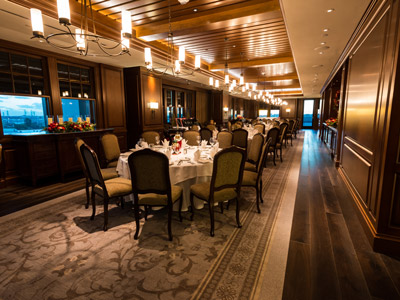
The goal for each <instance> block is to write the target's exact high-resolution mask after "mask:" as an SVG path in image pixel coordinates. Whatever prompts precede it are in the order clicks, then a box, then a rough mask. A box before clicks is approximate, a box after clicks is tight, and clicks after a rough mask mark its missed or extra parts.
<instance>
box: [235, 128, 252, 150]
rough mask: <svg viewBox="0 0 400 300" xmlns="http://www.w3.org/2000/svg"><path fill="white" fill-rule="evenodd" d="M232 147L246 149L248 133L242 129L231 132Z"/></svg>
mask: <svg viewBox="0 0 400 300" xmlns="http://www.w3.org/2000/svg"><path fill="white" fill-rule="evenodd" d="M232 134H233V138H232V145H234V146H238V147H241V148H245V149H247V136H248V134H249V133H248V132H247V130H244V129H241V128H239V129H235V130H234V131H233V132H232Z"/></svg>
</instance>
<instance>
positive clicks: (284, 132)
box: [279, 123, 288, 144]
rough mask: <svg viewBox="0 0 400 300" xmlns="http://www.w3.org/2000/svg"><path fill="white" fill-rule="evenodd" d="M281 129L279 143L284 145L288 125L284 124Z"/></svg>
mask: <svg viewBox="0 0 400 300" xmlns="http://www.w3.org/2000/svg"><path fill="white" fill-rule="evenodd" d="M279 127H280V129H279V143H281V144H282V141H283V139H284V138H285V134H286V130H287V128H288V123H282V124H281V125H280V126H279Z"/></svg>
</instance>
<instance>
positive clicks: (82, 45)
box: [75, 28, 86, 52]
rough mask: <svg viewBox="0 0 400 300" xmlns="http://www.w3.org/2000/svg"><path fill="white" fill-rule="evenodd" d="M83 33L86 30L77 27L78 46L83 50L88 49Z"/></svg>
mask: <svg viewBox="0 0 400 300" xmlns="http://www.w3.org/2000/svg"><path fill="white" fill-rule="evenodd" d="M82 34H85V30H83V29H82V30H81V29H80V28H77V29H75V39H76V48H77V49H78V50H79V51H81V52H82V51H85V49H86V45H85V37H84V36H83V35H82Z"/></svg>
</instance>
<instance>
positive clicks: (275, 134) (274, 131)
mask: <svg viewBox="0 0 400 300" xmlns="http://www.w3.org/2000/svg"><path fill="white" fill-rule="evenodd" d="M270 138H271V143H270V145H269V148H268V149H267V152H268V153H272V154H273V161H274V165H275V166H276V162H275V157H276V151H275V149H276V144H277V143H278V139H279V128H277V127H273V128H271V129H270V130H269V131H268V134H267V140H269V139H270Z"/></svg>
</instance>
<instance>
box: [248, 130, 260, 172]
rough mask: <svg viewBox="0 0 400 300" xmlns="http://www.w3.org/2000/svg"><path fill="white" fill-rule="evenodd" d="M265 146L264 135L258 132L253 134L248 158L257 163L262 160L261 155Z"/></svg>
mask: <svg viewBox="0 0 400 300" xmlns="http://www.w3.org/2000/svg"><path fill="white" fill-rule="evenodd" d="M263 146H264V136H263V135H262V134H261V133H257V134H256V135H254V136H253V140H252V141H251V145H250V149H249V154H248V156H247V159H248V160H249V161H251V162H253V163H255V164H256V165H257V164H258V162H259V161H260V155H261V151H262V147H263Z"/></svg>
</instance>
